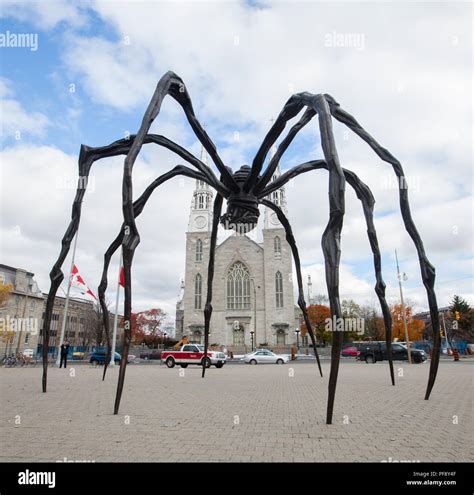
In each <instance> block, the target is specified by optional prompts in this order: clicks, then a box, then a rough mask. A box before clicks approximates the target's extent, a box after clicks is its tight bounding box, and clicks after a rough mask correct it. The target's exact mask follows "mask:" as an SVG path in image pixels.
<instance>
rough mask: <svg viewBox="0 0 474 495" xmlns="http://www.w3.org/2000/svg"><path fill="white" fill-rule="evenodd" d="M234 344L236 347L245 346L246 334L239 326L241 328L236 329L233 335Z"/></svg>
mask: <svg viewBox="0 0 474 495" xmlns="http://www.w3.org/2000/svg"><path fill="white" fill-rule="evenodd" d="M232 343H233V344H234V345H245V333H244V329H243V327H242V326H241V325H239V327H237V328H234V330H233V333H232Z"/></svg>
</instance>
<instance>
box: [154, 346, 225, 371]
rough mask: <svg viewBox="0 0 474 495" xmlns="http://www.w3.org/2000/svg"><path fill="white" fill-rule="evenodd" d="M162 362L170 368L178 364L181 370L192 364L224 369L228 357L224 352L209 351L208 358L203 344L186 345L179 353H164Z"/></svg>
mask: <svg viewBox="0 0 474 495" xmlns="http://www.w3.org/2000/svg"><path fill="white" fill-rule="evenodd" d="M161 360H162V361H163V363H165V364H166V366H168V368H174V366H175V365H176V364H179V365H181V368H187V367H188V365H190V364H198V365H201V366H202V365H203V364H204V365H205V366H206V368H210V367H211V365H214V366H215V367H216V368H222V367H223V366H224V364H225V363H226V360H227V357H226V355H225V354H224V353H223V352H216V351H211V350H209V351H208V352H207V356H205V355H204V346H203V345H201V344H186V345H183V346H182V347H181V349H180V350H179V351H163V353H162V355H161Z"/></svg>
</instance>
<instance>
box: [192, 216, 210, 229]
mask: <svg viewBox="0 0 474 495" xmlns="http://www.w3.org/2000/svg"><path fill="white" fill-rule="evenodd" d="M194 222H195V224H196V227H197V228H198V229H203V228H204V227H205V226H206V224H207V220H206V217H204V216H202V215H199V216H198V217H196V220H195V221H194Z"/></svg>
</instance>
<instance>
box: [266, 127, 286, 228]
mask: <svg viewBox="0 0 474 495" xmlns="http://www.w3.org/2000/svg"><path fill="white" fill-rule="evenodd" d="M270 122H272V123H273V118H272V119H270ZM276 150H277V147H276V145H275V144H273V146H272V147H271V150H270V154H269V158H268V161H269V162H270V161H271V160H272V158H273V157H274V156H275V153H276ZM280 175H281V170H280V162H278V165H277V168H276V169H275V171H274V172H273V176H272V179H271V181H270V182H273V181H274V180H275V179H277V178H278V177H280ZM266 199H268V200H270V201H271V202H272V203H275V204H276V205H277V206H279V207H280V208H281V210H282V211H283V213H284V214H285V215H286V214H287V213H288V210H287V207H286V194H285V187H284V186H283V187H280V189H277V190H276V191H273V192H272V193H271V194H270V195H268V196H267V198H266ZM264 228H265V229H278V228H280V229H281V228H282V225H281V223H280V222H279V220H278V218H277V217H276V213H275V212H273V210H270V209H269V208H267V207H265V222H264Z"/></svg>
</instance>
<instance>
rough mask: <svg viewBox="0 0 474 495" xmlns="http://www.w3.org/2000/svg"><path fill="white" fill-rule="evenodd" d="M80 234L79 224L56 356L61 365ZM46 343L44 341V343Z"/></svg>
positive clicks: (57, 362) (58, 363)
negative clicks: (72, 277)
mask: <svg viewBox="0 0 474 495" xmlns="http://www.w3.org/2000/svg"><path fill="white" fill-rule="evenodd" d="M78 235H79V226H78V227H77V231H76V236H75V237H74V247H73V249H72V260H71V269H70V270H69V281H68V284H67V292H66V302H65V303H64V313H63V321H62V324H61V336H60V337H59V345H58V355H57V358H56V365H57V366H59V365H60V363H61V361H60V360H61V346H62V344H63V342H64V334H65V332H66V319H67V312H68V308H69V295H70V292H71V275H72V270H73V268H74V259H75V258H76V246H77V236H78ZM43 345H44V343H43Z"/></svg>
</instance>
